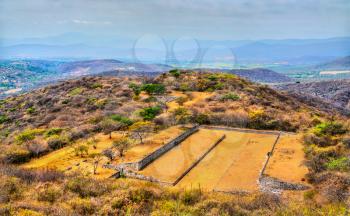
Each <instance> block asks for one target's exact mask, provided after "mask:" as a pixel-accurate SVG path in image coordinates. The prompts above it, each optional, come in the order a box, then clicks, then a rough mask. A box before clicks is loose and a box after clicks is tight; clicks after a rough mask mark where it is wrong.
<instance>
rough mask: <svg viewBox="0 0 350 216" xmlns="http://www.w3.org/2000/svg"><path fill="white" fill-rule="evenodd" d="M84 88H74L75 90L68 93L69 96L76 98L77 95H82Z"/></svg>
mask: <svg viewBox="0 0 350 216" xmlns="http://www.w3.org/2000/svg"><path fill="white" fill-rule="evenodd" d="M83 90H84V89H83V88H81V87H77V88H74V89H73V90H71V91H70V92H69V93H68V95H69V96H75V95H79V94H81V93H82V92H83Z"/></svg>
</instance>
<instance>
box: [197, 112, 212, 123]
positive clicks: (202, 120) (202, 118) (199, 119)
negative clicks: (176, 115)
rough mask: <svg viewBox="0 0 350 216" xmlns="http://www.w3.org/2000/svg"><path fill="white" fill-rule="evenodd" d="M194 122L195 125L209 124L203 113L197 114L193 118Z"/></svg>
mask: <svg viewBox="0 0 350 216" xmlns="http://www.w3.org/2000/svg"><path fill="white" fill-rule="evenodd" d="M193 120H194V122H195V123H197V124H209V123H210V121H209V116H208V115H207V114H205V113H199V114H198V115H196V116H194V119H193Z"/></svg>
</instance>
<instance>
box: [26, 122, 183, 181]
mask: <svg viewBox="0 0 350 216" xmlns="http://www.w3.org/2000/svg"><path fill="white" fill-rule="evenodd" d="M182 132H183V130H182V129H181V128H180V127H178V126H174V127H170V128H168V129H165V130H163V131H160V132H159V133H156V134H153V135H151V136H149V137H147V138H146V139H145V144H142V145H141V144H140V145H138V144H136V145H135V146H134V147H132V148H131V149H129V150H128V151H127V152H126V154H125V158H123V159H122V160H120V159H119V158H117V159H116V161H113V163H118V162H122V161H124V160H138V159H141V158H142V157H144V156H145V155H147V154H149V153H151V152H152V151H154V150H156V149H157V148H159V147H160V146H161V145H163V144H164V143H166V142H168V141H169V140H171V139H173V138H175V137H176V136H178V135H179V134H181V133H182ZM121 136H122V134H120V133H113V135H112V139H109V136H108V135H103V134H98V135H96V136H95V137H96V139H97V140H98V142H97V145H96V147H97V148H96V149H95V148H93V146H89V155H87V156H83V157H81V156H77V155H76V154H75V152H74V148H73V146H76V145H79V144H86V143H85V142H86V141H85V140H80V141H78V142H77V143H74V144H72V145H71V146H67V147H64V148H62V149H59V150H56V151H54V152H51V153H49V154H47V155H45V156H43V157H40V158H37V159H33V160H31V161H30V162H28V163H26V164H24V165H22V167H24V168H49V169H57V170H60V171H64V172H66V173H69V172H74V171H80V172H82V173H84V174H86V175H92V174H93V158H92V157H91V155H94V154H96V153H102V151H103V150H105V149H107V148H110V147H112V143H113V141H114V140H117V139H118V138H120V137H121ZM107 162H108V159H107V158H106V157H102V160H101V161H100V163H99V164H100V165H99V166H98V168H97V174H96V175H94V177H96V178H107V177H110V176H111V175H113V174H114V173H115V171H113V170H110V169H104V168H102V164H105V163H107Z"/></svg>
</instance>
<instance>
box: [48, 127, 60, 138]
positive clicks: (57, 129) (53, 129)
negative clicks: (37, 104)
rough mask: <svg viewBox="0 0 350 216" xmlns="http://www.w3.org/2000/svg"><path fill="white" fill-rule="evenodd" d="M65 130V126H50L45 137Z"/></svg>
mask: <svg viewBox="0 0 350 216" xmlns="http://www.w3.org/2000/svg"><path fill="white" fill-rule="evenodd" d="M62 131H63V128H50V129H48V130H47V131H45V133H44V136H45V137H50V136H53V135H59V134H61V133H62Z"/></svg>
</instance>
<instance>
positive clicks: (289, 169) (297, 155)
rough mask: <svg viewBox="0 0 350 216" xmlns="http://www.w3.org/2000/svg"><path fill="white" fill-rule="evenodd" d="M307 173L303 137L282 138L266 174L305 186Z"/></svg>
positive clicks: (290, 136)
mask: <svg viewBox="0 0 350 216" xmlns="http://www.w3.org/2000/svg"><path fill="white" fill-rule="evenodd" d="M307 173H308V169H307V167H306V166H305V165H304V151H303V144H302V141H301V136H300V135H284V136H281V138H280V141H279V142H278V143H277V145H276V148H275V152H274V154H273V156H272V157H271V159H270V162H269V164H268V166H267V168H266V171H265V174H267V175H270V176H272V177H276V178H279V179H281V180H283V181H287V182H292V183H303V184H305V183H306V182H305V179H304V178H305V175H306V174H307Z"/></svg>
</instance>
